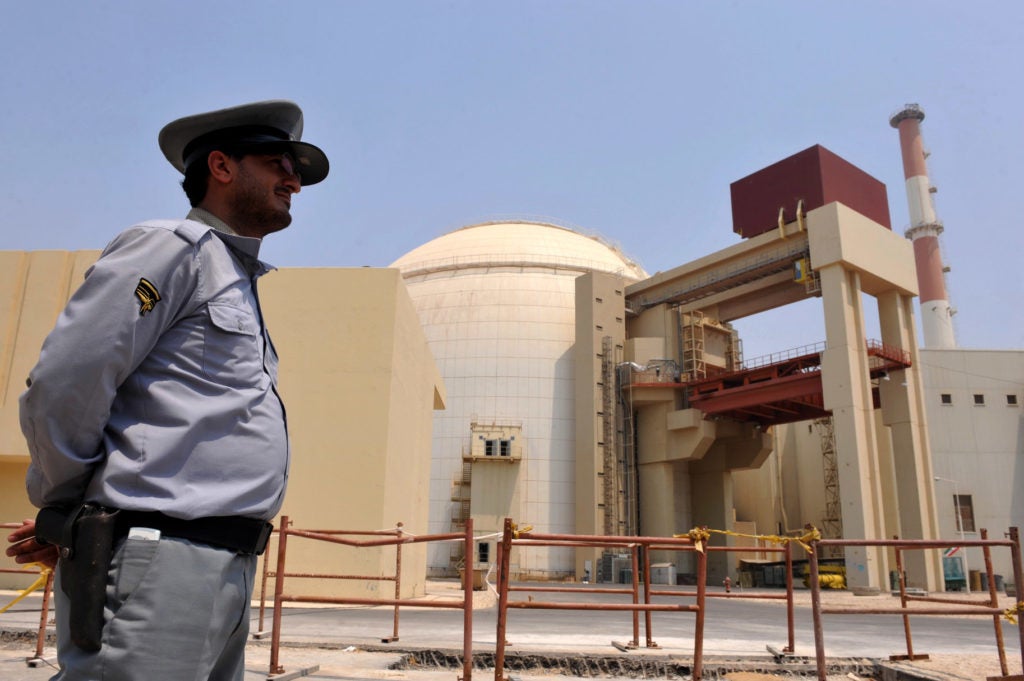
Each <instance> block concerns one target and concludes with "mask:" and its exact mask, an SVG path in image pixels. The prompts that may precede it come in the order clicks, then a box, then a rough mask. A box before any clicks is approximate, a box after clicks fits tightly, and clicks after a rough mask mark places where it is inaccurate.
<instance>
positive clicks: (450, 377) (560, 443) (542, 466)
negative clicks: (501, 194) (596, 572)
mask: <svg viewBox="0 0 1024 681" xmlns="http://www.w3.org/2000/svg"><path fill="white" fill-rule="evenodd" d="M391 266H392V267H397V268H399V269H400V270H401V271H402V275H403V277H404V279H405V282H406V285H407V287H408V290H409V293H410V295H411V296H412V299H413V302H414V304H415V306H416V309H417V311H418V313H419V316H420V320H421V322H422V324H423V328H424V331H425V333H426V336H427V340H428V342H429V344H430V348H431V350H432V352H433V354H434V358H435V360H436V361H437V365H438V367H439V368H440V370H441V374H442V376H443V377H444V383H445V389H446V392H447V398H448V399H447V408H446V409H445V410H444V411H439V412H435V416H434V432H433V450H432V451H433V454H432V466H431V481H430V524H429V527H430V532H431V533H441V532H452V531H457V530H458V529H460V527H459V523H460V520H461V519H462V518H464V517H465V515H466V509H467V508H468V502H465V503H463V502H460V501H457V500H456V499H459V498H460V489H459V488H460V484H462V485H466V486H468V485H469V480H470V476H469V474H468V470H469V467H468V465H467V466H465V467H464V460H463V457H464V455H465V454H467V452H469V451H470V450H471V447H472V440H473V439H475V438H476V437H479V438H480V439H483V438H484V436H483V435H476V434H475V433H477V431H478V430H479V429H480V428H481V427H483V426H486V427H487V428H490V429H491V430H495V429H497V430H496V431H495V432H503V433H506V434H509V433H510V435H506V437H507V438H510V439H515V438H518V439H517V440H516V441H515V449H514V450H513V451H515V452H517V453H519V454H520V456H521V460H517V461H515V462H514V466H515V470H516V473H515V476H516V480H515V486H516V490H515V496H514V499H513V502H512V508H511V509H510V515H512V516H513V517H514V518H515V520H516V521H517V522H519V523H520V524H524V525H531V526H532V527H533V528H534V529H535V530H536V531H537V532H550V533H571V532H573V531H574V522H575V519H574V516H575V511H574V497H575V470H574V467H575V463H574V458H573V457H574V428H575V420H574V404H573V401H574V397H573V395H574V393H573V358H572V346H573V342H574V336H575V284H574V280H575V279H576V277H578V276H580V275H581V274H584V273H586V272H590V271H600V272H612V273H619V274H621V275H622V276H624V277H626V278H627V279H628V280H629V281H633V280H637V279H641V278H644V277H646V276H647V275H646V273H645V272H644V271H643V269H641V268H640V266H639V265H637V264H636V263H634V262H633V261H631V260H630V259H629V258H627V257H626V256H624V255H623V254H622V253H621V252H620V251H619V250H618V249H617V248H615V247H614V246H611V245H610V244H608V243H607V242H605V241H603V240H601V239H599V238H597V237H594V236H588V235H585V234H581V233H580V232H577V231H574V230H571V229H568V228H565V227H560V226H557V225H553V224H547V223H539V222H490V223H484V224H478V225H472V226H469V227H464V228H462V229H458V230H456V231H454V232H450V233H448V234H445V235H444V236H441V237H438V238H437V239H434V240H433V241H430V242H428V243H426V244H424V245H423V246H420V247H419V248H416V249H414V250H412V251H410V252H409V253H407V254H406V255H404V256H402V257H401V258H399V259H398V260H396V261H395V262H394V263H392V265H391ZM481 424H482V425H481ZM488 437H490V436H488ZM502 446H504V445H502ZM480 451H484V450H480ZM486 451H490V450H489V449H488V450H486ZM495 451H499V450H497V449H495ZM510 463H512V462H510ZM506 470H512V468H511V467H510V468H507V469H506ZM474 475H475V474H474ZM478 485H479V483H478ZM473 503H474V508H476V506H475V505H476V504H477V503H478V500H477V499H475V498H474V500H473ZM474 517H475V511H474ZM474 523H475V524H476V529H477V530H485V531H491V530H492V529H499V528H491V527H481V526H480V523H478V522H477V521H476V520H474ZM491 524H493V522H492V523H491ZM451 546H453V545H434V544H432V545H431V547H430V549H429V553H428V557H427V565H428V574H430V575H431V576H438V575H453V574H455V573H456V571H457V568H458V564H459V560H460V556H459V555H457V553H456V552H455V551H453V549H452V548H451ZM477 558H479V557H477ZM519 572H520V574H523V575H528V576H532V577H536V578H540V579H544V578H552V579H554V578H559V577H562V576H566V575H569V574H572V572H573V564H572V555H571V552H570V551H569V550H566V549H557V550H531V551H528V552H523V553H522V554H521V562H520V564H519Z"/></svg>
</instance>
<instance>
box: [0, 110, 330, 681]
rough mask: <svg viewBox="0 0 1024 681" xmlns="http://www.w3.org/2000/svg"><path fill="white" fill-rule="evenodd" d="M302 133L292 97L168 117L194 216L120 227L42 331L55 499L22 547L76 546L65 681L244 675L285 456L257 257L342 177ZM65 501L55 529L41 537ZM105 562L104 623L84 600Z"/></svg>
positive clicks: (44, 484)
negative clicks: (307, 201) (329, 179)
mask: <svg viewBox="0 0 1024 681" xmlns="http://www.w3.org/2000/svg"><path fill="white" fill-rule="evenodd" d="M301 134H302V111H301V110H300V109H299V107H298V106H296V105H295V104H293V103H291V102H285V101H270V102H258V103H255V104H247V105H244V106H239V107H234V108H230V109H223V110H220V111H214V112H210V113H205V114H200V115H196V116H190V117H187V118H183V119H180V120H177V121H174V122H173V123H170V124H169V125H167V126H166V127H165V128H164V129H163V130H162V131H161V132H160V148H161V150H162V151H163V153H164V155H165V156H166V157H167V159H168V160H169V161H170V162H171V164H172V165H173V166H174V167H175V168H177V169H178V170H179V171H181V172H182V173H184V175H185V179H184V181H183V182H182V185H183V187H184V188H185V192H186V194H187V195H188V198H189V201H190V203H191V204H192V210H191V212H190V213H189V214H188V216H187V217H186V219H184V220H160V221H153V222H145V223H142V224H139V225H136V226H134V227H132V228H130V229H128V230H126V231H125V232H123V233H121V234H120V235H119V236H117V237H116V238H115V239H114V240H113V241H112V242H111V243H110V245H108V246H107V248H106V249H105V250H104V251H103V254H102V255H101V256H100V259H99V260H98V261H97V262H96V264H95V265H93V266H92V268H90V270H89V271H88V273H87V274H86V277H85V281H84V283H83V284H82V286H81V288H79V289H78V291H77V292H76V293H75V294H74V296H73V297H72V299H71V301H70V302H69V303H68V305H67V307H66V308H65V310H64V311H63V313H62V314H61V315H60V318H59V319H58V321H57V325H56V327H55V328H54V330H53V331H52V332H51V333H50V335H49V336H48V337H47V339H46V342H45V343H44V344H43V348H42V353H41V355H40V358H39V363H38V364H37V365H36V367H35V368H34V369H33V370H32V372H31V374H30V376H29V380H28V386H29V387H28V390H26V392H25V393H24V394H23V395H22V397H21V426H22V430H23V431H24V434H25V437H26V438H27V440H28V445H29V451H30V453H31V464H30V466H29V470H28V475H27V488H28V494H29V498H30V499H31V501H32V503H33V504H35V505H36V506H39V507H40V508H43V507H46V509H47V510H45V511H43V512H41V513H40V516H39V517H38V520H37V522H36V523H35V529H34V530H33V524H32V523H27V524H26V525H25V527H23V528H21V529H19V530H17V531H16V532H15V533H14V534H13V535H12V536H11V540H12V541H18V540H24V541H22V543H21V544H19V545H14V546H11V547H10V548H9V549H8V554H10V555H15V556H16V558H17V559H18V560H19V561H20V562H26V561H27V560H30V559H39V558H43V559H46V558H47V557H48V555H47V554H46V549H45V548H42V547H41V544H40V543H36V541H34V540H29V539H28V537H30V536H32V534H33V531H34V532H35V533H36V534H38V535H39V536H40V537H41V539H45V540H48V541H51V542H52V543H59V544H60V546H61V555H62V560H61V563H60V565H59V566H58V570H57V576H58V581H57V584H58V585H60V587H61V588H57V589H55V591H56V595H57V638H58V658H59V661H60V666H61V671H60V673H58V674H57V676H56V677H54V678H55V679H67V680H72V679H74V680H78V679H100V678H103V679H142V678H145V679H147V681H154V680H160V679H167V680H168V681H171V680H174V681H181V680H183V679H241V678H242V676H243V660H244V649H245V643H246V638H247V636H248V629H249V601H250V598H251V594H252V585H253V577H254V570H255V565H256V556H257V555H258V554H259V553H261V552H262V551H263V549H264V547H265V545H266V540H267V537H268V536H269V533H270V524H269V522H268V521H269V520H271V519H272V518H273V517H274V516H275V515H276V514H277V513H278V511H279V510H280V507H281V502H282V498H283V496H284V491H285V485H286V482H287V479H288V465H289V451H288V436H287V423H286V419H285V410H284V406H283V404H282V403H281V400H280V397H279V396H278V392H277V354H276V352H275V351H274V346H273V344H272V343H271V340H270V336H269V335H268V333H267V330H266V327H265V325H264V320H263V315H262V313H261V311H260V305H259V297H258V296H257V289H256V281H257V279H258V278H259V277H260V276H261V275H263V274H264V273H266V272H267V271H268V269H270V268H269V266H268V265H266V264H265V263H263V262H261V261H260V260H259V259H258V257H257V256H258V253H259V248H260V243H261V239H262V238H263V237H264V236H266V235H267V234H270V233H271V232H276V231H279V230H281V229H284V228H285V227H287V226H288V225H289V224H290V222H291V215H290V212H289V211H290V208H291V200H292V195H293V194H297V193H298V192H299V191H300V189H301V187H302V186H305V185H310V184H315V183H317V182H320V181H321V180H323V179H324V177H326V175H327V172H328V162H327V157H326V156H325V155H324V153H323V152H322V151H321V150H320V149H318V148H317V147H315V146H313V145H311V144H308V143H305V142H301V141H299V140H300V138H301ZM51 510H52V511H53V513H55V514H56V516H55V517H57V518H58V519H59V523H58V526H59V527H60V528H61V532H60V533H58V534H62V535H63V536H62V537H60V538H59V539H55V538H51V536H47V535H46V534H44V532H43V525H44V520H43V518H44V514H46V513H50V512H51ZM95 519H99V524H95V523H94V524H90V523H92V522H93V520H95ZM61 523H62V524H61ZM97 537H98V539H97ZM83 538H88V539H83ZM104 541H109V546H110V548H109V550H107V551H106V556H104V555H103V554H104V551H103V549H102V547H103V545H104ZM97 546H99V547H100V549H99V550H97V548H96V547H97ZM97 556H98V558H97ZM104 559H106V560H109V567H108V566H107V564H106V563H105V560H104ZM97 563H98V564H99V567H98V568H96V567H95V565H96V564H97ZM90 571H91V573H92V574H90ZM97 572H99V573H100V574H99V577H98V578H99V580H100V581H99V587H98V589H97V590H98V592H99V598H97V599H96V601H97V603H98V604H99V605H98V606H97V607H95V608H93V612H95V619H96V622H95V626H92V627H91V631H92V633H91V634H90V626H91V625H92V624H93V622H91V621H88V620H89V616H88V613H89V612H90V611H89V609H88V607H83V606H82V605H81V604H80V603H79V602H78V601H76V598H79V599H82V600H84V598H82V594H83V593H86V592H88V590H89V587H88V583H89V579H90V577H92V578H93V579H94V581H93V584H95V579H96V578H97V575H96V574H95V573H97ZM83 584H84V585H85V586H83ZM65 592H66V593H65ZM69 597H70V598H69ZM69 601H70V602H69ZM83 613H86V614H84V615H83ZM83 632H84V633H83Z"/></svg>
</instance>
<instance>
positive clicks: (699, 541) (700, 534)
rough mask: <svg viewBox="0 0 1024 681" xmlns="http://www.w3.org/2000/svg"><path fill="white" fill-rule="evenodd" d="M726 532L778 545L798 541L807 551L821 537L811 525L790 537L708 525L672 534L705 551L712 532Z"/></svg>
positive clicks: (732, 535) (726, 533)
mask: <svg viewBox="0 0 1024 681" xmlns="http://www.w3.org/2000/svg"><path fill="white" fill-rule="evenodd" d="M712 533H714V534H724V535H727V536H731V537H745V538H747V539H759V540H763V541H767V542H770V543H772V544H775V545H776V546H783V545H785V544H788V543H790V542H796V543H797V544H799V545H800V546H802V547H803V548H804V550H805V551H807V553H814V549H813V548H812V547H811V542H815V541H818V540H819V539H821V532H819V531H818V529H817V528H816V527H814V526H813V525H810V526H808V527H807V531H806V532H805V533H804V534H803V535H801V536H799V537H788V536H784V535H778V534H743V533H742V532H732V531H731V530H712V529H708V528H707V527H695V528H694V529H692V530H690V531H689V532H687V533H686V534H674V535H672V536H673V537H675V538H676V539H680V538H682V537H689V538H690V539H692V540H693V545H694V548H696V549H697V550H698V551H700V552H701V553H704V544H705V543H706V542H707V541H708V540H709V539H710V538H711V534H712Z"/></svg>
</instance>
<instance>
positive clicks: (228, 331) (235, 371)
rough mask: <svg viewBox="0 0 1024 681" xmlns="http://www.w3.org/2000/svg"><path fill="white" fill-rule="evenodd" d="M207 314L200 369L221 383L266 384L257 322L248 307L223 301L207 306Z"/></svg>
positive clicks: (236, 385) (245, 385)
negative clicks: (207, 323) (208, 320)
mask: <svg viewBox="0 0 1024 681" xmlns="http://www.w3.org/2000/svg"><path fill="white" fill-rule="evenodd" d="M206 309H207V313H208V314H209V317H210V324H209V325H207V327H206V331H205V332H204V338H203V371H204V372H206V375H207V376H208V377H209V378H210V379H212V380H214V381H216V382H217V383H220V384H222V385H228V386H233V387H265V386H266V383H267V382H268V381H269V380H270V379H269V377H268V376H267V375H266V372H264V370H263V353H262V351H261V348H262V343H261V342H260V340H261V338H260V325H259V321H258V320H257V319H256V315H255V313H254V312H253V311H252V310H251V309H249V308H247V307H242V306H238V305H232V304H229V303H223V302H211V303H208V304H207V306H206Z"/></svg>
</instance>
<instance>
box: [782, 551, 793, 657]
mask: <svg viewBox="0 0 1024 681" xmlns="http://www.w3.org/2000/svg"><path fill="white" fill-rule="evenodd" d="M786 627H787V630H788V634H789V644H788V645H787V646H786V647H785V648H783V651H784V652H787V653H793V652H795V650H796V631H795V626H794V623H793V542H789V541H788V542H786Z"/></svg>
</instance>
